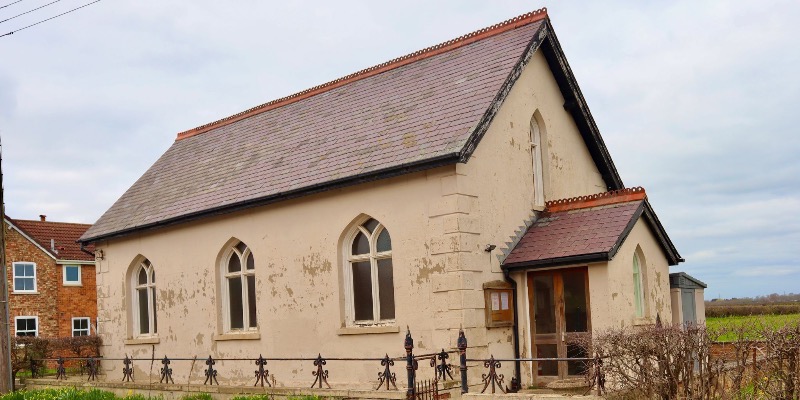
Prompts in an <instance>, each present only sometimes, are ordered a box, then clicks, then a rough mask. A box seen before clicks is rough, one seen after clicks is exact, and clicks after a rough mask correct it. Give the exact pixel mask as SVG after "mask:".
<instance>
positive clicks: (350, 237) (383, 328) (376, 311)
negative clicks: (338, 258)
mask: <svg viewBox="0 0 800 400" xmlns="http://www.w3.org/2000/svg"><path fill="white" fill-rule="evenodd" d="M370 219H374V220H375V221H376V222H377V223H378V225H377V226H376V227H375V229H374V230H373V232H372V233H369V232H368V231H366V230H365V229H364V228H362V225H363V224H364V223H366V222H367V221H369V220H370ZM352 225H353V227H352V228H350V230H349V232H348V233H347V235H346V236H345V237H344V240H343V241H342V254H343V255H344V257H343V258H344V260H343V261H344V262H343V263H342V266H343V271H342V273H343V277H344V296H345V326H344V327H343V328H342V329H339V330H337V334H338V335H353V334H362V333H363V334H372V333H394V332H399V329H397V327H396V325H397V323H396V317H397V316H396V315H395V318H394V319H385V320H382V319H380V304H379V298H378V296H377V295H378V293H377V287H378V282H377V280H378V278H377V260H378V259H387V258H392V254H393V253H392V250H389V251H386V252H380V253H378V252H377V251H376V245H377V243H376V242H377V238H378V236H379V235H380V233H381V231H383V230H386V231H387V232H388V229H386V227H385V226H384V225H383V224H382V223H381V222H380V221H378V220H377V219H375V218H372V217H370V216H368V215H362V216H361V217H359V218H357V219H356V220H355V221H354V223H353V224H352ZM359 233H364V234H365V235H366V236H367V237H368V238H369V240H370V254H369V255H368V256H361V257H359V256H355V257H354V256H353V255H352V246H353V241H354V240H355V239H356V237H357V236H358V234H359ZM366 260H369V261H370V262H371V263H372V283H373V285H372V295H373V303H374V306H373V317H374V319H373V320H372V321H356V320H355V305H354V303H353V302H354V291H353V275H352V262H354V261H366ZM395 307H396V305H395Z"/></svg>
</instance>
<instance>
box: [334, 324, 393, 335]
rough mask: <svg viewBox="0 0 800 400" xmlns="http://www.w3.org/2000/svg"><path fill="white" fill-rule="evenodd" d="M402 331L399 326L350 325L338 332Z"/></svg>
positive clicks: (341, 333)
mask: <svg viewBox="0 0 800 400" xmlns="http://www.w3.org/2000/svg"><path fill="white" fill-rule="evenodd" d="M398 332H400V327H399V326H349V327H347V328H339V329H337V330H336V334H337V335H339V336H341V335H371V334H379V333H398Z"/></svg>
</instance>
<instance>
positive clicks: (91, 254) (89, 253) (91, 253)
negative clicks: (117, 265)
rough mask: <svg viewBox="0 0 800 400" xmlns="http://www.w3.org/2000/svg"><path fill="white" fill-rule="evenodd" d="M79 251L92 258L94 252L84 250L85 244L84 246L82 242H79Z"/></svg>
mask: <svg viewBox="0 0 800 400" xmlns="http://www.w3.org/2000/svg"><path fill="white" fill-rule="evenodd" d="M81 251H82V252H84V253H86V254H88V255H90V256H92V257H94V256H95V254H94V252H91V251H89V250H86V244H84V243H83V242H81Z"/></svg>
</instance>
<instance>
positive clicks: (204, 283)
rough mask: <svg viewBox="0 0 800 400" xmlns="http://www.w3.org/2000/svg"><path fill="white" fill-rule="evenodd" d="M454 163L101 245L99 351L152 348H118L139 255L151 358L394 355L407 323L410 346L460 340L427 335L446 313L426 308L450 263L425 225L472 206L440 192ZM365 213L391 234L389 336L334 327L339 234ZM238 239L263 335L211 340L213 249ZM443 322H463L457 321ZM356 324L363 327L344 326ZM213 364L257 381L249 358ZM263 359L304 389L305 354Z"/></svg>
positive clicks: (143, 369) (352, 378) (434, 346)
mask: <svg viewBox="0 0 800 400" xmlns="http://www.w3.org/2000/svg"><path fill="white" fill-rule="evenodd" d="M454 169H455V168H454V167H447V168H440V169H436V170H431V171H428V172H426V173H416V174H410V175H407V176H403V177H398V178H393V179H387V180H382V181H377V182H373V183H368V184H363V185H359V186H356V187H351V188H347V189H341V190H335V191H331V192H326V193H322V194H318V195H313V196H308V197H304V198H300V199H296V200H290V201H284V202H280V203H277V204H273V205H268V206H263V207H259V208H254V209H251V210H246V211H242V212H237V213H233V214H226V215H223V216H218V217H213V218H206V219H203V220H200V221H197V222H191V223H183V224H180V225H176V226H174V227H171V228H165V229H158V230H153V231H148V232H142V233H140V234H137V235H132V236H127V237H123V238H120V239H115V240H110V241H107V242H102V243H98V244H97V248H98V249H100V250H103V251H104V254H105V258H104V259H103V260H100V261H99V262H98V284H97V286H98V308H99V319H100V335H101V336H102V337H103V340H104V343H106V346H104V349H103V353H104V356H105V357H124V356H125V355H126V354H127V355H130V356H132V357H150V356H151V344H147V343H144V344H124V345H123V342H124V341H125V340H126V339H129V338H130V335H129V331H128V329H129V327H130V322H129V319H128V318H127V317H126V316H129V313H128V310H127V308H128V306H129V301H130V299H129V295H128V293H127V292H126V289H125V287H126V285H125V276H126V273H127V271H128V268H129V266H130V265H131V263H132V262H134V260H136V259H137V257H139V256H140V255H141V256H144V257H147V258H148V259H149V260H150V261H151V263H152V264H153V265H154V267H155V271H156V276H157V279H156V285H157V288H158V295H157V299H158V300H157V310H158V311H157V315H158V330H159V332H158V337H159V338H158V343H156V344H154V346H155V347H154V349H155V357H156V358H161V357H162V356H163V355H164V354H167V355H169V356H171V357H193V356H195V355H196V356H197V357H198V358H200V359H203V358H206V357H208V355H213V356H214V357H215V358H222V357H257V356H258V355H259V354H263V355H264V356H265V357H314V356H316V355H317V353H319V352H321V353H322V354H323V355H324V356H327V357H382V356H383V355H384V354H385V353H388V354H389V355H391V356H400V355H402V354H403V338H404V333H405V327H406V325H409V326H410V327H411V330H412V333H413V336H414V339H415V345H416V348H417V350H416V352H417V353H429V352H431V351H433V350H439V349H441V348H442V347H448V346H449V345H450V343H451V342H454V341H455V338H448V337H447V336H446V335H440V336H436V335H434V329H433V328H434V326H435V325H438V324H441V323H442V321H437V320H435V319H434V318H432V317H433V316H435V315H436V314H437V312H438V311H439V310H440V308H441V307H444V305H442V304H439V303H436V302H435V301H434V300H435V298H434V294H433V290H432V283H431V278H432V277H433V276H435V275H436V274H439V273H442V272H443V271H444V270H445V268H446V266H445V264H443V262H445V261H447V260H446V259H445V258H441V257H439V258H437V259H436V260H433V258H432V257H431V253H432V252H436V251H439V250H436V249H432V248H431V246H430V243H429V242H430V241H429V240H428V237H429V235H431V234H433V233H434V232H432V231H430V227H429V220H430V215H431V214H432V213H433V214H442V213H444V214H447V213H449V212H451V210H452V209H455V210H462V211H469V210H470V207H471V204H469V203H468V202H463V201H462V202H458V201H456V202H453V201H450V200H449V199H447V198H444V197H442V184H441V181H442V176H445V175H452V170H454ZM362 214H368V215H370V216H372V217H374V218H375V219H377V220H378V221H380V222H381V223H383V224H384V225H385V226H386V227H387V229H388V230H389V233H390V235H391V238H392V251H393V263H394V285H395V304H396V316H397V318H396V324H394V327H395V328H396V329H394V331H395V332H394V333H382V334H355V335H352V334H348V335H344V334H337V330H340V328H342V326H343V318H344V312H343V304H344V298H343V295H342V290H341V271H342V268H343V267H344V266H343V261H342V257H343V256H342V254H341V253H342V252H341V251H340V239H341V237H342V236H343V234H344V232H345V231H346V229H347V228H348V226H350V224H351V222H352V221H353V220H354V219H355V218H357V217H358V216H360V215H362ZM233 237H235V238H237V239H239V240H241V241H243V242H244V243H245V244H247V245H248V246H249V247H250V249H251V250H252V252H253V254H254V257H255V262H256V271H255V274H256V282H257V283H256V284H257V287H258V293H257V304H258V321H259V334H260V338H259V339H256V340H215V339H214V337H215V335H217V334H219V333H221V328H220V327H219V324H218V319H217V317H218V306H219V304H220V301H221V299H220V298H219V297H218V296H217V272H216V271H217V259H218V258H217V257H218V255H219V253H220V252H221V251H222V250H223V245H224V244H225V243H227V242H228V241H229V240H230V239H231V238H233ZM449 245H450V244H449V243H448V246H449ZM434 247H435V246H434ZM472 250H474V249H472ZM481 261H484V262H485V264H486V265H479V264H478V263H472V264H473V267H474V268H488V262H486V259H485V258H484V259H481ZM454 264H455V263H450V265H449V266H448V268H449V267H452V265H454ZM448 322H450V325H453V326H456V327H457V326H458V322H457V321H448ZM345 331H347V330H345ZM353 331H355V332H366V331H368V330H360V331H359V330H358V329H351V330H349V331H347V332H345V333H353ZM339 333H342V331H339ZM201 366H203V367H204V364H203V363H202V362H198V363H196V365H195V367H194V372H193V373H194V377H195V378H194V379H197V377H198V376H200V377H201V378H200V382H202V380H203V378H202V368H201ZM103 367H104V368H106V372H107V373H108V374H110V376H117V375H119V376H122V374H121V372H120V369H121V367H122V366H121V364H120V365H117V363H103ZM135 367H136V376H137V377H138V379H140V380H141V379H145V378H144V377H146V376H147V373H148V372H147V371H148V370H149V367H150V363H149V362H147V363H141V362H140V363H137V364H135ZM159 367H160V366H158V365H157V366H156V368H154V373H156V374H157V371H158V368H159ZM172 367H173V369H174V374H175V381H176V382H186V380H187V378H188V377H187V372H188V370H189V363H187V362H182V363H181V362H179V361H176V362H174V363H173V364H172ZM217 367H218V368H219V371H220V372H219V374H220V375H219V378H220V381H221V382H225V381H228V380H229V378H231V377H240V378H239V379H234V381H237V382H241V383H246V382H250V384H252V381H253V378H251V376H252V374H253V370H254V367H253V366H252V365H251V362H238V363H237V362H219V363H218V364H217ZM268 367H269V368H268V369H270V371H271V372H272V373H273V374H274V375H275V377H276V379H277V380H278V382H279V384H280V385H290V386H297V385H299V386H303V385H309V384H310V382H311V381H313V376H312V375H311V372H312V368H313V366H312V365H311V363H310V362H303V363H300V362H270V363H269V365H268ZM327 368H328V369H329V370H330V377H329V381H330V382H332V383H334V382H349V383H351V384H353V385H355V386H359V385H360V386H365V387H367V386H369V385H371V384H373V381H376V377H377V372H378V370H379V368H380V365H379V363H378V362H373V363H366V362H350V363H342V362H335V361H330V362H329V363H328V366H327ZM403 368H404V366H403V365H402V362H400V363H398V367H396V371H397V376H398V378H399V380H400V381H402V378H403V377H404V376H405V375H404V372H402V371H404V369H403ZM156 380H158V378H156Z"/></svg>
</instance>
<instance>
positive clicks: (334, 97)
mask: <svg viewBox="0 0 800 400" xmlns="http://www.w3.org/2000/svg"><path fill="white" fill-rule="evenodd" d="M551 31H552V27H551V26H550V25H549V19H548V18H547V13H546V10H544V9H541V10H537V11H534V12H531V13H528V14H525V15H522V16H519V17H516V18H513V19H510V20H508V21H505V22H503V23H501V24H497V25H494V26H491V27H488V28H485V29H482V30H479V31H476V32H473V33H471V34H468V35H465V36H462V37H459V38H457V39H454V40H451V41H448V42H445V43H442V44H439V45H436V46H433V47H430V48H427V49H424V50H421V51H418V52H415V53H412V54H409V55H407V56H404V57H400V58H398V59H395V60H392V61H389V62H387V63H383V64H380V65H377V66H375V67H371V68H368V69H366V70H363V71H360V72H357V73H355V74H352V75H348V76H346V77H344V78H341V79H337V80H335V81H333V82H329V83H327V84H324V85H320V86H317V87H314V88H311V89H308V90H305V91H303V92H300V93H297V94H295V95H292V96H289V97H286V98H283V99H278V100H275V101H272V102H269V103H266V104H263V105H260V106H257V107H254V108H252V109H250V110H246V111H243V112H241V113H238V114H236V115H233V116H230V117H227V118H224V119H222V120H219V121H216V122H212V123H210V124H207V125H203V126H201V127H198V128H195V129H192V130H189V131H186V132H181V133H180V134H178V138H177V140H176V141H175V143H174V144H173V145H172V146H171V147H170V148H169V149H168V150H167V151H166V153H165V154H164V155H162V156H161V158H159V159H158V161H156V163H155V164H154V165H153V166H152V167H150V169H149V170H148V171H147V172H145V174H144V175H143V176H142V177H141V178H140V179H139V180H138V181H136V183H134V185H133V186H132V187H131V188H130V189H128V191H127V192H125V194H123V195H122V197H121V198H120V199H119V200H117V202H116V203H114V205H112V206H111V208H110V209H109V210H107V211H106V212H105V213H104V214H103V215H102V216H101V217H100V219H99V220H98V221H97V222H96V223H95V224H94V225H93V226H92V227H91V228H90V229H89V230H88V231H87V232H86V233H85V234H84V235H83V236H82V237H81V240H82V241H84V242H92V241H96V240H100V239H105V238H109V237H114V236H120V235H124V234H127V233H130V232H133V231H138V230H141V229H148V228H153V227H158V226H163V225H167V224H172V223H178V222H184V221H188V220H192V219H197V218H202V217H206V216H209V215H214V214H218V213H223V212H230V211H235V210H238V209H242V208H246V207H253V206H258V205H263V204H269V203H271V202H275V201H280V200H284V199H288V198H293V197H298V196H301V195H307V194H311V193H316V192H320V191H323V190H330V189H332V188H337V187H343V186H346V185H352V184H357V183H362V182H366V181H370V180H375V179H382V178H386V177H390V176H396V175H401V174H406V173H410V172H414V171H420V170H424V169H428V168H435V167H438V166H442V165H447V164H454V163H457V162H466V161H467V160H468V158H469V155H470V154H471V152H472V151H473V150H474V148H475V146H476V145H477V143H478V142H479V141H480V138H481V137H482V135H483V133H484V132H485V130H486V128H487V126H488V124H489V123H490V122H491V118H492V117H493V116H494V113H495V112H496V110H497V107H498V105H499V104H500V103H502V100H503V99H504V98H505V95H506V94H507V92H508V90H510V87H511V85H512V84H513V82H514V81H515V80H516V78H517V77H518V76H519V73H520V71H521V69H522V67H523V66H524V63H526V62H527V60H529V59H530V57H531V55H532V54H533V53H534V52H535V51H536V50H537V49H538V48H539V46H544V47H543V48H544V49H545V51H544V53H545V56H546V57H549V58H548V61H550V59H552V60H553V61H552V62H553V65H557V66H559V67H560V68H559V69H558V71H559V73H558V74H556V75H557V76H556V78H557V82H558V84H559V87H560V88H561V90H562V93H563V94H564V97H565V99H568V103H569V105H570V112H572V113H573V115H574V116H576V118H578V119H580V121H578V126H579V129H580V130H581V132H582V135H583V136H584V139H585V140H586V142H587V146H588V147H589V150H590V153H591V154H592V157H593V159H594V160H595V163H596V164H597V165H598V168H599V169H600V171H601V173H602V174H603V177H604V179H605V180H606V182H608V184H609V186H610V187H611V188H612V189H615V188H621V187H622V184H621V179H620V178H619V175H618V173H617V172H616V169H615V168H614V166H613V162H612V161H611V158H610V155H608V152H607V149H606V148H605V145H604V143H603V142H602V139H601V138H600V136H599V132H597V129H596V126H595V124H594V121H593V120H592V119H591V116H590V115H589V114H588V108H586V106H585V102H584V100H583V97H582V95H580V92H579V90H578V89H577V84H576V83H575V82H574V77H573V76H572V75H571V72H570V71H569V67H568V65H566V60H565V58H564V57H563V54H562V53H561V50H560V47H559V45H558V43H557V40H556V39H555V36H554V35H553V34H552V33H551ZM554 73H555V72H554Z"/></svg>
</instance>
